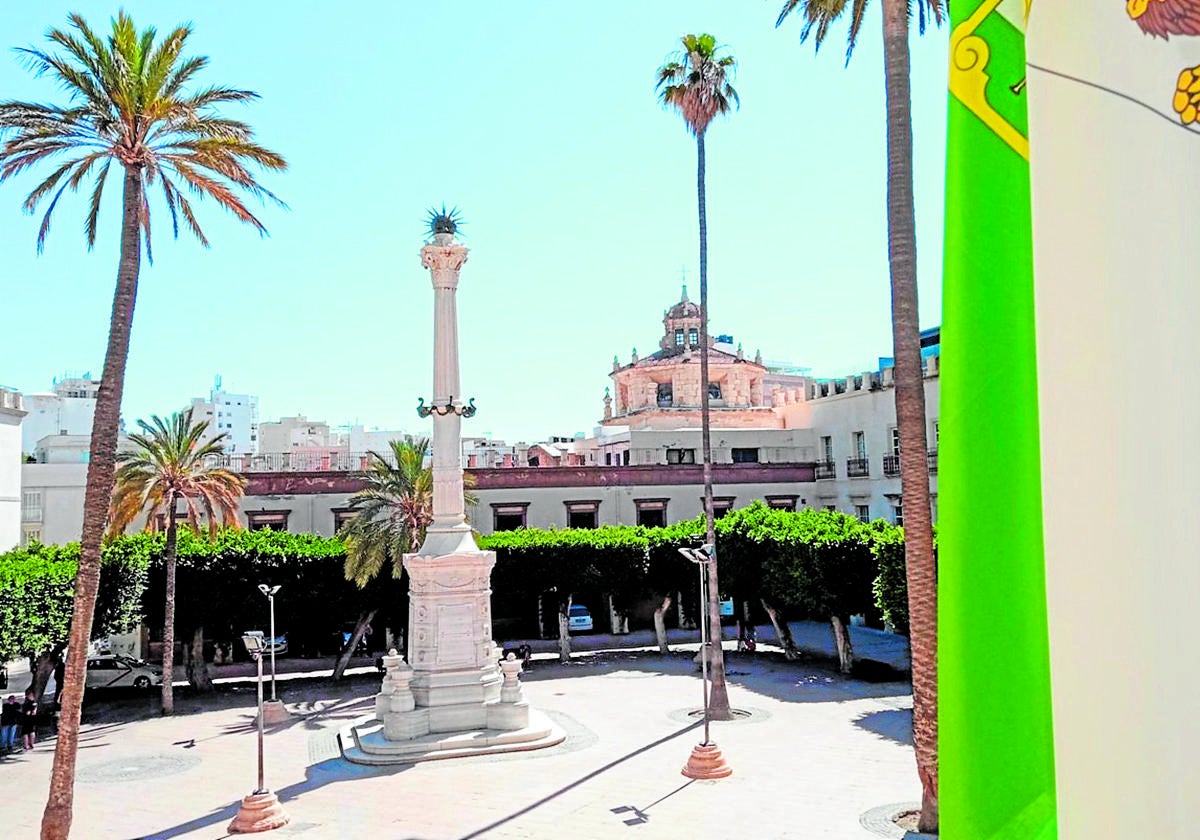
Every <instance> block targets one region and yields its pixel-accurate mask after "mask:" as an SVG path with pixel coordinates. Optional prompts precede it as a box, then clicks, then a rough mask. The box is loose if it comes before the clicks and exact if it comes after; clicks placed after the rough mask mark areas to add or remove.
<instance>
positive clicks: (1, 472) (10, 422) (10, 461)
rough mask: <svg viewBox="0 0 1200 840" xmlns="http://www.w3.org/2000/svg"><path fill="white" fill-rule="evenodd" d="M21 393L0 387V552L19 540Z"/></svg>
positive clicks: (24, 414)
mask: <svg viewBox="0 0 1200 840" xmlns="http://www.w3.org/2000/svg"><path fill="white" fill-rule="evenodd" d="M25 417H26V412H25V408H24V401H23V400H22V397H21V393H20V392H19V391H14V390H12V389H10V388H0V552H2V551H8V550H9V549H10V548H12V547H13V546H15V545H17V544H18V543H20V542H21V461H22V460H23V458H22V452H21V449H22V446H21V423H22V421H23V420H24V419H25Z"/></svg>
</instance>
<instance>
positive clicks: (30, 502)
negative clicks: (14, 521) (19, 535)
mask: <svg viewBox="0 0 1200 840" xmlns="http://www.w3.org/2000/svg"><path fill="white" fill-rule="evenodd" d="M21 521H22V522H41V521H42V491H41V490H25V491H22V493H21Z"/></svg>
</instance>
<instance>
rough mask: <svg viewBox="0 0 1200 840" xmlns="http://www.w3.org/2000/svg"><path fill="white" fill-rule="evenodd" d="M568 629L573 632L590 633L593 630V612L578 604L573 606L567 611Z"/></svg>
mask: <svg viewBox="0 0 1200 840" xmlns="http://www.w3.org/2000/svg"><path fill="white" fill-rule="evenodd" d="M567 630H568V631H569V632H571V633H590V632H591V630H592V614H591V613H590V612H588V608H587V607H581V606H579V605H578V604H576V605H575V606H573V607H571V611H570V612H569V613H567Z"/></svg>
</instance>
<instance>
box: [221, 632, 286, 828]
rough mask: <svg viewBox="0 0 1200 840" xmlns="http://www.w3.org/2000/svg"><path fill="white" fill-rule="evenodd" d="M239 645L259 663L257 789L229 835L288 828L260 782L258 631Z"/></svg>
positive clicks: (260, 675) (245, 801) (275, 801)
mask: <svg viewBox="0 0 1200 840" xmlns="http://www.w3.org/2000/svg"><path fill="white" fill-rule="evenodd" d="M242 642H243V643H244V644H245V645H246V650H247V652H249V654H250V655H251V656H252V657H254V661H255V662H256V663H258V787H256V788H255V789H254V791H253V792H252V793H250V795H249V796H244V797H242V805H241V807H240V808H238V812H237V814H236V815H235V816H234V818H233V822H231V823H230V824H229V828H228V831H229V833H230V834H252V833H255V832H259V831H270V830H272V829H275V828H279V827H280V826H284V825H287V824H288V815H287V814H285V813H284V812H283V808H282V807H281V806H280V804H279V798H278V797H277V796H276V795H275V794H273V793H271V791H270V790H269V789H268V788H267V786H266V783H265V782H264V781H263V667H262V656H263V653H264V652H265V651H264V649H265V645H264V643H263V634H262V632H261V631H258V630H255V631H252V632H249V633H245V634H243V635H242Z"/></svg>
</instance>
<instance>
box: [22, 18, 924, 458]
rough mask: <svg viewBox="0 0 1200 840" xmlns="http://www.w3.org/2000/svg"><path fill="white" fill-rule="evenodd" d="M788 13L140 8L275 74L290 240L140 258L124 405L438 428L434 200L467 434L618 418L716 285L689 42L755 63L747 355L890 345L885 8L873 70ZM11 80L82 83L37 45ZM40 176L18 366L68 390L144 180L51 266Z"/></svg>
mask: <svg viewBox="0 0 1200 840" xmlns="http://www.w3.org/2000/svg"><path fill="white" fill-rule="evenodd" d="M780 5H781V0H769V2H768V0H737V2H731V1H730V0H671V2H667V0H661V2H654V3H631V2H626V3H614V4H608V5H603V6H596V5H595V4H581V3H563V2H561V0H560V1H559V2H526V3H520V4H508V3H494V2H488V3H485V2H482V0H479V2H462V3H396V2H383V0H343V2H340V3H336V4H332V5H331V4H329V3H325V2H321V3H317V2H312V0H292V2H287V3H284V2H279V0H255V2H246V0H238V2H232V0H210V2H207V3H202V4H201V3H195V2H182V0H169V2H164V0H155V2H150V0H130V2H126V3H125V4H124V8H125V9H126V10H127V11H129V12H130V13H132V14H133V15H134V18H135V20H136V22H137V23H138V25H139V26H145V25H155V26H157V27H158V28H159V29H160V31H162V30H167V29H169V28H170V27H171V26H173V25H174V24H176V23H179V22H181V21H185V20H190V21H191V22H192V23H193V24H194V29H195V32H194V35H193V36H192V38H191V40H190V41H189V47H190V51H191V52H192V53H193V54H202V55H207V56H208V57H209V58H210V59H211V64H210V67H209V69H208V70H207V73H206V75H205V76H204V77H203V81H204V82H209V83H222V84H229V85H233V86H237V87H245V88H250V89H252V90H256V91H258V92H259V93H260V94H261V95H262V100H261V101H259V102H257V103H255V104H252V105H250V106H248V107H246V108H240V107H239V108H235V109H233V110H234V112H235V113H236V115H237V116H238V117H241V118H245V119H247V120H248V121H249V122H251V123H252V124H253V125H254V126H255V127H256V129H257V131H258V135H259V139H260V140H261V141H262V142H263V143H264V144H265V145H267V146H268V147H270V148H272V149H275V150H277V151H279V152H280V153H282V154H283V155H285V156H286V157H287V159H288V160H289V162H290V164H291V168H290V170H289V171H288V172H286V173H283V174H281V175H275V176H270V177H268V178H267V179H266V180H265V183H266V185H267V186H268V187H269V188H271V189H272V190H274V191H275V192H276V193H277V194H278V195H280V196H281V197H282V198H283V199H284V200H285V201H286V202H287V203H288V205H289V206H290V210H288V211H282V210H277V209H274V208H266V209H265V210H264V211H263V218H264V221H265V222H266V224H267V227H268V228H269V230H270V236H269V237H268V238H259V237H258V236H257V235H256V234H255V233H254V232H253V231H251V230H250V229H247V228H242V227H241V226H239V225H237V224H236V223H234V222H232V221H231V220H229V219H228V218H227V217H226V216H225V215H224V214H223V212H222V211H221V210H220V209H219V208H218V207H216V206H215V205H213V204H211V203H207V204H204V205H203V206H202V207H201V208H200V209H201V211H202V212H203V217H204V219H205V228H206V232H207V233H208V235H209V238H210V240H211V241H212V243H213V245H212V248H211V249H210V250H205V249H204V248H202V247H200V246H199V245H198V244H197V243H195V241H193V240H191V239H189V238H185V237H184V235H182V234H181V238H180V239H179V241H178V242H172V241H171V240H170V239H169V233H168V230H169V226H168V225H167V224H166V223H165V208H164V207H162V206H157V207H155V208H154V212H157V213H159V214H160V221H159V222H158V224H157V227H156V239H155V258H156V259H155V264H154V265H153V267H145V268H144V270H143V273H142V280H141V287H140V291H139V297H138V303H137V311H136V315H135V320H134V331H133V345H132V350H131V354H130V360H129V367H128V374H127V380H126V390H125V402H124V409H123V414H124V416H125V418H126V420H127V421H128V420H132V419H135V418H138V417H144V416H147V415H148V414H150V413H166V412H170V411H173V410H176V409H178V408H181V407H183V405H184V404H185V402H186V400H187V399H188V398H190V397H192V396H199V395H203V394H207V392H208V389H209V387H210V386H211V383H212V377H213V374H216V373H220V374H222V375H223V377H224V383H225V386H226V388H227V389H229V390H233V391H237V392H243V393H244V392H248V393H253V394H258V395H259V397H260V408H261V414H262V419H264V420H266V419H274V418H276V417H278V416H280V415H284V414H293V413H296V412H303V413H305V414H307V416H309V417H310V418H317V419H324V420H327V421H329V422H330V423H343V422H350V421H354V420H357V421H359V422H362V423H366V424H368V425H378V426H382V427H385V428H404V429H410V430H418V429H420V428H421V427H422V425H423V424H422V423H421V421H419V420H418V418H417V416H416V413H415V411H414V406H415V405H416V402H417V398H418V397H420V396H424V397H428V396H429V390H430V383H431V373H430V359H431V352H432V351H431V344H432V338H431V335H432V326H431V320H432V294H431V291H430V285H429V280H428V275H427V272H425V271H424V269H422V268H421V265H420V263H419V260H418V256H417V254H418V251H419V249H420V247H421V244H422V237H423V229H422V217H423V215H424V211H425V209H426V208H428V207H429V206H430V205H433V204H440V203H441V202H443V201H445V202H446V203H447V204H449V205H458V206H459V207H460V208H461V209H462V211H463V213H464V216H465V218H466V219H467V221H468V224H467V226H466V227H465V229H464V231H465V233H466V234H467V236H466V239H465V244H466V245H467V246H468V247H470V248H471V256H470V260H469V262H468V263H467V265H466V266H465V268H464V270H463V279H462V284H461V286H460V289H459V315H460V331H461V336H462V360H463V362H462V363H463V371H462V376H463V386H464V391H465V393H466V395H467V396H474V397H475V398H476V402H477V404H478V405H479V414H478V415H477V416H476V418H475V419H473V420H471V421H469V422H468V423H467V424H466V425H465V427H464V431H465V432H466V433H469V434H482V433H491V434H495V435H498V436H503V437H507V438H509V439H527V440H528V439H536V438H542V437H545V436H549V435H553V434H573V433H574V432H577V431H587V430H590V429H591V428H592V426H593V425H594V424H595V421H596V420H597V418H598V417H599V416H600V413H601V408H602V404H601V398H602V396H603V392H604V388H605V386H606V385H607V384H609V380H608V372H609V371H610V370H611V367H612V358H613V355H614V354H616V355H618V356H619V357H620V358H621V359H622V361H627V360H628V358H629V354H630V350H631V349H632V348H633V347H637V348H638V350H639V352H641V353H643V354H644V353H647V352H650V351H652V350H653V349H654V347H655V345H656V343H657V341H658V337H659V333H660V330H661V323H660V322H661V318H662V311H663V309H664V308H665V307H666V306H668V305H669V304H671V303H672V302H673V301H674V300H676V299H678V294H679V285H680V271H681V268H686V271H687V277H688V282H689V291H690V292H691V294H692V296H693V298H695V297H696V295H697V293H698V289H697V281H698V274H697V262H698V246H697V223H696V195H695V181H696V178H695V174H696V173H695V166H696V160H695V144H694V142H693V140H692V138H691V137H690V135H688V134H687V133H686V131H685V130H684V127H683V124H682V122H681V120H680V119H679V117H678V116H676V115H674V114H671V113H667V112H665V111H663V110H662V109H661V108H660V106H659V105H658V103H657V101H656V99H655V95H654V90H653V85H654V71H655V69H656V68H657V67H658V66H659V65H660V64H661V63H662V61H663V59H664V57H665V56H666V55H667V54H668V53H669V52H671V51H672V50H673V49H674V48H675V47H676V45H677V43H678V38H679V36H680V35H682V34H684V33H686V32H696V31H707V32H712V33H713V34H714V35H716V36H717V38H718V39H719V40H720V41H721V42H723V43H725V44H727V45H728V46H729V47H730V48H731V49H732V50H733V52H734V53H735V55H736V56H737V57H738V59H739V68H738V73H737V77H736V86H737V89H738V91H739V92H740V94H741V97H742V108H741V110H740V111H739V112H736V113H734V114H733V115H732V117H731V118H729V119H727V120H723V121H721V122H718V123H716V124H714V125H713V126H712V128H710V130H709V132H708V141H707V146H708V201H709V203H708V209H709V217H708V219H709V285H710V289H709V294H710V309H711V313H712V330H713V332H714V334H718V333H731V334H732V335H734V337H735V338H736V339H737V340H738V341H741V342H743V344H744V345H745V349H746V352H747V354H753V352H754V350H755V349H756V348H761V349H762V352H763V355H764V356H765V357H767V358H772V359H788V360H791V361H793V362H795V363H797V364H801V365H806V366H810V367H812V368H813V369H814V372H815V373H817V374H818V375H837V374H846V373H854V372H860V371H862V370H865V369H870V368H873V367H874V364H875V361H876V357H877V356H879V355H890V353H891V350H890V348H891V329H890V316H889V303H888V273H887V237H886V219H885V205H884V201H885V167H886V158H885V148H884V139H885V138H884V128H885V124H884V102H883V92H884V91H883V65H882V47H881V40H882V39H881V37H880V29H879V27H880V13H879V3H878V2H876V3H873V4H872V8H871V11H870V13H869V14H868V18H867V22H866V24H865V27H864V33H863V37H862V38H861V40H860V43H859V45H858V47H857V49H856V51H855V54H854V58H853V60H852V61H851V64H850V67H849V69H843V56H844V42H845V28H844V25H843V26H840V27H839V28H837V29H836V30H835V31H833V32H832V34H831V37H830V41H829V42H828V43H827V44H826V45H825V47H823V48H822V50H821V53H820V55H819V56H817V57H814V55H813V48H812V45H811V43H810V44H808V45H804V46H801V45H800V43H799V32H800V26H799V24H800V21H799V20H798V19H797V20H795V21H789V22H788V23H786V24H785V25H784V26H783V27H782V28H780V29H778V30H777V29H775V28H774V23H775V18H776V15H777V14H778V12H779V7H780ZM116 9H117V6H116V5H113V4H111V3H106V2H97V0H74V2H62V0H39V2H38V3H23V4H10V7H9V8H6V10H5V15H4V22H3V27H2V28H0V46H3V47H5V48H7V47H16V46H27V45H30V44H44V43H45V41H44V38H43V36H44V33H45V31H46V30H47V29H48V28H49V27H50V26H52V25H65V23H66V15H67V13H68V12H70V11H78V12H80V13H82V14H83V15H84V16H85V17H86V18H87V19H88V20H89V21H90V22H91V23H92V24H93V25H94V26H97V27H101V26H105V27H106V26H107V22H108V19H109V18H110V17H111V16H112V14H114V13H115V11H116ZM947 40H948V36H947V30H946V29H945V28H943V29H941V30H940V31H939V30H936V29H935V30H931V31H930V32H929V33H927V34H926V35H925V36H924V38H918V37H917V35H916V33H915V32H914V35H913V43H912V48H913V50H912V51H913V78H912V82H913V99H914V102H913V114H914V116H913V129H914V136H915V146H916V200H917V233H918V255H919V267H920V271H919V278H920V295H921V322H922V326H933V325H935V324H937V323H939V320H940V311H941V249H942V195H943V170H944V136H945V111H946V92H945V91H946V81H945V80H946V62H947V55H946V44H947ZM0 98H2V99H34V100H40V101H46V100H56V99H61V95H60V94H59V93H58V92H57V90H56V89H55V88H54V86H53V84H52V83H51V82H50V81H48V80H45V79H42V80H38V79H35V78H33V77H32V75H31V74H30V73H29V72H28V71H27V70H26V69H25V68H24V67H23V66H22V64H21V62H20V61H19V58H18V56H17V55H16V54H14V53H11V52H7V51H6V52H4V53H3V54H0ZM32 183H33V182H32V181H31V180H29V179H23V180H20V181H13V182H9V183H7V184H5V185H3V186H0V290H2V292H3V295H2V297H0V301H2V302H0V322H2V323H3V327H2V328H0V383H2V384H5V385H8V386H11V387H17V388H20V389H22V390H25V391H38V390H46V389H47V388H48V387H49V385H50V382H51V379H52V378H53V377H54V376H56V375H58V374H61V373H62V372H63V371H66V370H77V371H83V370H91V371H93V372H95V373H97V374H98V373H99V371H100V369H101V367H102V363H103V353H104V348H105V342H106V335H107V329H108V317H109V309H110V305H111V296H112V289H113V282H114V279H115V276H116V268H117V259H116V242H117V238H118V232H119V226H120V220H119V207H118V206H117V205H116V204H114V202H116V201H117V200H118V199H117V196H118V194H119V190H117V189H110V190H109V191H108V192H109V195H108V196H106V201H108V204H107V205H106V208H105V213H104V214H103V215H102V217H101V228H100V230H101V241H100V243H99V244H98V246H97V248H96V249H95V251H94V252H92V253H89V252H88V251H87V249H86V247H85V244H84V240H83V234H82V227H83V216H84V204H85V197H84V196H76V197H65V198H64V199H63V201H62V203H61V204H60V206H59V209H58V211H57V213H56V217H57V221H56V223H55V225H54V227H53V228H52V230H51V233H50V238H49V241H48V244H47V247H46V252H45V254H44V255H42V256H40V257H39V256H37V254H36V250H35V238H36V233H37V224H38V221H39V219H38V218H34V217H29V216H26V215H24V214H23V213H22V212H21V209H20V204H21V201H22V200H23V198H24V196H25V194H26V193H27V192H28V190H29V188H30V187H31V186H32Z"/></svg>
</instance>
